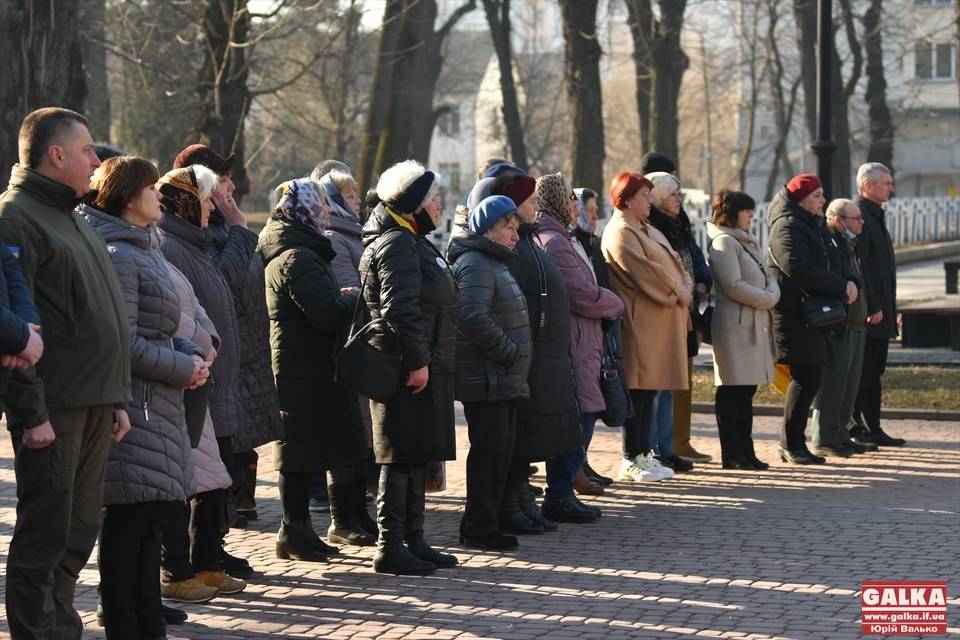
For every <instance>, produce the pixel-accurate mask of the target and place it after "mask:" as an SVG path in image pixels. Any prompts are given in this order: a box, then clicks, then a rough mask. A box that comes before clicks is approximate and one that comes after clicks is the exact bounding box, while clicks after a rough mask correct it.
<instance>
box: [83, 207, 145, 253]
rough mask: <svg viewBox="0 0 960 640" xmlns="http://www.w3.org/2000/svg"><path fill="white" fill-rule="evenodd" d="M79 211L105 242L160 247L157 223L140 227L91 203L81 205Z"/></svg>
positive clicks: (141, 247)
mask: <svg viewBox="0 0 960 640" xmlns="http://www.w3.org/2000/svg"><path fill="white" fill-rule="evenodd" d="M78 211H79V212H80V215H82V216H83V217H84V218H86V219H87V222H89V223H90V225H91V226H92V227H93V228H94V229H96V230H97V233H99V234H100V236H101V237H102V238H103V240H104V242H126V243H129V244H132V245H133V246H135V247H139V248H140V249H145V250H149V249H159V248H160V239H159V237H158V236H157V233H156V225H155V224H150V225H147V226H146V227H138V226H137V225H135V224H130V223H129V222H127V221H126V220H124V219H123V218H119V217H117V216H114V215H111V214H109V213H107V212H106V211H102V210H100V209H97V208H96V207H94V206H93V205H89V204H84V205H80V207H79V208H78Z"/></svg>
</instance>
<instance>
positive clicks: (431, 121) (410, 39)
mask: <svg viewBox="0 0 960 640" xmlns="http://www.w3.org/2000/svg"><path fill="white" fill-rule="evenodd" d="M394 4H398V5H399V11H398V12H396V10H397V7H394V6H393V5H394ZM474 8H476V0H468V1H466V2H465V3H464V4H462V5H461V6H460V7H458V8H457V10H456V11H454V12H453V13H452V14H451V15H450V17H449V18H447V20H446V22H445V23H444V24H443V26H442V27H441V28H440V29H438V30H436V31H434V22H435V21H436V18H437V2H436V0H399V1H398V2H396V3H394V2H388V3H387V8H386V10H385V12H384V26H383V32H382V34H381V42H380V45H381V48H380V59H381V66H380V67H379V68H378V69H377V76H376V77H375V80H374V87H373V93H374V95H373V100H371V106H370V114H369V115H368V121H367V122H368V124H367V133H368V136H369V137H368V138H366V139H365V143H364V149H363V155H362V158H364V160H363V161H362V162H361V165H362V166H361V170H362V173H361V182H360V183H361V185H362V186H364V187H365V186H366V185H367V184H370V183H372V182H373V176H375V175H378V174H379V173H380V172H381V171H383V170H384V169H386V168H387V167H389V166H390V165H392V164H394V163H396V162H399V161H401V160H405V159H407V158H414V159H417V160H420V161H422V162H427V161H428V160H429V155H430V140H431V139H432V137H433V128H434V125H435V124H436V119H437V112H436V111H435V110H434V107H433V98H434V94H435V92H436V86H437V79H438V78H439V77H440V70H441V68H442V66H443V53H442V51H443V44H444V42H445V41H446V39H447V38H448V37H449V35H450V32H451V31H452V30H453V27H454V26H455V25H456V23H457V22H458V21H459V20H460V19H461V18H462V17H463V16H464V15H466V14H467V13H468V12H470V11H472V10H473V9H474ZM394 12H396V13H394ZM391 20H394V21H397V22H399V25H397V26H396V27H395V26H394V25H392V24H389V22H390V21H391ZM393 28H397V29H399V31H398V33H397V34H396V38H395V39H393V36H392V35H391V36H390V38H387V31H388V29H393ZM391 42H392V43H393V44H394V46H393V47H389V48H385V45H390V44H391ZM388 60H389V62H388ZM386 73H389V74H390V79H389V81H387V80H386V78H385V77H384V75H383V74H386ZM384 82H388V84H383V83H384ZM400 87H402V88H403V90H402V91H398V90H396V89H397V88H400ZM380 100H382V101H383V103H382V104H381V103H380V102H379V101H380ZM381 108H382V109H383V110H382V111H380V109H381ZM375 109H376V111H375ZM380 118H382V124H381V125H380V126H379V127H376V126H374V125H375V124H377V122H375V119H377V120H379V119H380ZM374 140H376V146H375V147H374V146H373V145H374ZM374 148H375V149H376V153H375V154H374V155H373V156H372V160H371V159H370V156H371V152H372V150H373V149H374Z"/></svg>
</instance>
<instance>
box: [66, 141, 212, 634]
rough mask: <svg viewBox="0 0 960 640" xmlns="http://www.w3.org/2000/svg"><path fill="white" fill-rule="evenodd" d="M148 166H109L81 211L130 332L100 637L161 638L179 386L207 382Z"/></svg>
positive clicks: (110, 490)
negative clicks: (124, 427) (163, 535)
mask: <svg viewBox="0 0 960 640" xmlns="http://www.w3.org/2000/svg"><path fill="white" fill-rule="evenodd" d="M158 178H159V174H158V173H157V169H156V167H154V166H153V165H152V164H151V163H150V162H148V161H147V160H144V159H142V158H137V157H131V156H121V157H117V158H111V159H110V160H107V161H106V162H105V163H104V164H103V165H102V166H101V167H100V168H99V169H98V170H97V173H96V176H95V178H94V184H95V188H96V189H97V190H98V195H97V197H96V200H95V202H94V206H93V207H87V208H86V209H85V210H84V213H85V216H86V218H87V221H88V222H90V224H91V225H93V227H94V228H95V229H96V230H97V231H98V232H99V233H100V235H101V236H102V237H103V239H104V240H105V241H106V242H107V246H108V249H109V252H110V258H111V260H112V261H113V266H114V269H115V270H116V273H117V277H118V279H119V281H120V284H121V286H122V289H123V293H124V300H125V302H126V308H127V321H128V323H129V326H130V356H131V359H132V363H131V372H132V374H133V377H132V389H131V395H132V398H133V399H132V400H131V402H130V404H129V405H128V406H127V412H128V414H129V415H130V423H131V429H130V433H128V434H127V436H126V437H125V438H124V439H123V440H122V441H120V442H119V443H116V444H114V445H113V446H112V447H111V449H110V454H109V458H108V460H107V469H106V477H105V483H104V495H103V502H104V505H106V511H105V514H104V519H103V531H102V536H101V542H100V557H99V558H100V580H101V593H102V599H103V618H104V626H105V628H106V634H107V638H159V637H163V636H164V623H163V620H162V618H161V615H160V585H159V582H158V580H157V575H158V573H159V570H160V527H161V525H162V524H163V523H164V522H165V521H166V519H167V517H168V515H169V512H170V508H171V506H172V505H173V504H174V503H176V502H178V501H182V500H184V499H185V498H186V497H187V496H188V495H190V494H192V493H193V492H194V490H195V484H196V482H195V479H194V471H193V464H192V462H191V457H190V440H189V436H188V434H187V429H186V424H185V420H184V412H183V389H184V388H190V387H196V386H199V385H202V384H203V383H205V382H206V380H207V377H208V376H209V370H208V368H207V367H208V365H207V363H206V361H205V360H204V358H205V355H206V354H204V353H203V352H202V351H201V350H200V348H199V347H197V345H195V344H194V343H193V342H191V341H190V340H188V339H186V338H185V337H183V336H182V335H180V334H179V333H177V330H178V327H179V324H180V299H179V297H178V295H177V290H176V288H175V286H174V284H173V282H172V281H171V280H170V277H169V274H168V273H167V269H166V266H165V261H164V259H163V256H162V254H161V253H160V249H159V242H158V240H157V235H156V233H155V231H154V228H153V227H154V223H156V221H157V220H159V219H160V202H159V195H158V192H157V190H156V187H155V183H156V181H157V179H158Z"/></svg>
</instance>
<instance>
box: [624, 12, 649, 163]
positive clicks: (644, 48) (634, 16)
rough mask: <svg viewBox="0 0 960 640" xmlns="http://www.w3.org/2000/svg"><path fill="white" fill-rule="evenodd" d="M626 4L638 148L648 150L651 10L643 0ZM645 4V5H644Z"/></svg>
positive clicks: (643, 150) (642, 150)
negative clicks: (637, 116)
mask: <svg viewBox="0 0 960 640" xmlns="http://www.w3.org/2000/svg"><path fill="white" fill-rule="evenodd" d="M624 4H626V5H627V16H628V22H629V24H628V26H629V27H630V36H631V38H632V39H633V68H634V75H635V76H636V83H637V90H636V94H637V114H638V115H639V116H640V150H641V152H646V151H649V150H650V148H651V147H650V145H651V143H652V139H651V136H650V106H651V102H650V98H651V96H652V92H653V87H652V85H651V82H650V79H651V75H650V49H649V48H648V45H647V41H648V40H649V39H650V38H651V37H652V34H653V23H652V21H653V12H652V11H651V10H650V3H649V2H648V1H644V0H624ZM644 5H645V6H644Z"/></svg>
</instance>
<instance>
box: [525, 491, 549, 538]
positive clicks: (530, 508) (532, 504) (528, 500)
mask: <svg viewBox="0 0 960 640" xmlns="http://www.w3.org/2000/svg"><path fill="white" fill-rule="evenodd" d="M520 511H522V512H523V515H525V516H527V519H528V520H530V521H531V522H535V523H536V524H538V525H540V528H542V529H543V530H544V531H556V530H557V523H556V522H554V521H553V520H548V519H547V518H545V517H543V514H542V513H541V512H540V507H539V506H537V499H536V498H535V497H534V495H533V494H532V493H530V492H529V491H520Z"/></svg>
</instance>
